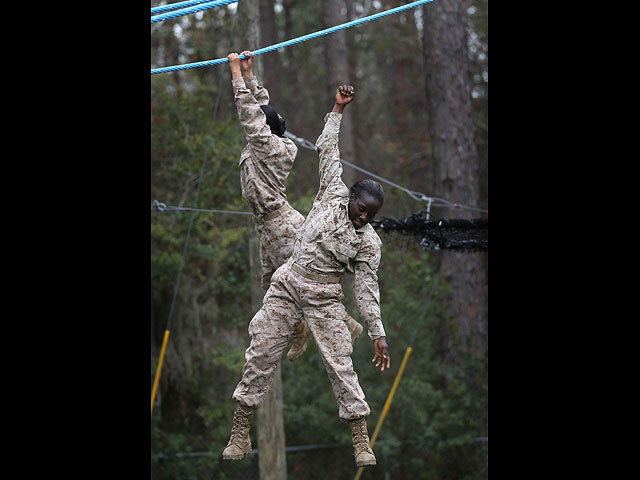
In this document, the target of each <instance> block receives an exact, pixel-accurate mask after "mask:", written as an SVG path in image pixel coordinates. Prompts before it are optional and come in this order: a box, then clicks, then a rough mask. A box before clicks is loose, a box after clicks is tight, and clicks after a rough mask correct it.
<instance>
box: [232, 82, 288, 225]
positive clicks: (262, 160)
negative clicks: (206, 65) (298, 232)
mask: <svg viewBox="0 0 640 480" xmlns="http://www.w3.org/2000/svg"><path fill="white" fill-rule="evenodd" d="M231 83H232V85H233V92H234V99H235V105H236V110H237V111H238V117H239V118H240V124H241V125H242V128H243V129H244V134H245V138H246V140H247V145H246V146H245V147H244V149H243V150H242V154H241V155H240V185H241V187H242V197H243V198H244V199H245V201H246V202H247V205H248V206H249V208H250V209H251V211H252V212H253V214H254V215H255V216H257V217H261V216H264V215H266V214H268V213H270V212H273V211H274V210H277V209H278V208H280V207H281V206H282V205H283V204H284V203H285V202H287V194H286V188H285V185H284V182H285V181H286V179H287V177H288V176H289V173H290V172H291V168H292V167H293V162H294V161H295V158H296V154H297V152H298V147H297V146H296V145H295V143H293V142H292V141H291V140H290V139H289V138H286V137H285V138H281V137H278V136H277V135H272V134H271V128H270V127H269V125H267V119H266V116H265V114H264V112H263V111H262V109H261V108H260V105H265V104H267V103H268V102H269V93H268V92H267V90H266V89H265V88H264V87H261V86H260V85H258V82H257V80H256V79H255V77H248V78H238V79H235V80H232V81H231ZM247 84H248V85H247ZM252 91H253V92H254V93H255V95H257V98H256V97H255V96H254V93H252Z"/></svg>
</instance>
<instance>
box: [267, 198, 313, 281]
mask: <svg viewBox="0 0 640 480" xmlns="http://www.w3.org/2000/svg"><path fill="white" fill-rule="evenodd" d="M287 207H288V208H286V209H285V210H284V211H282V212H281V213H280V215H278V216H276V217H275V218H271V219H269V220H266V221H265V222H255V229H256V234H257V235H258V239H259V240H260V264H261V267H262V277H261V278H260V283H261V285H262V289H263V290H264V291H265V292H266V291H267V289H268V288H269V284H270V283H271V276H272V275H273V273H274V272H275V271H276V270H277V269H278V267H279V266H280V265H282V264H283V263H285V262H286V261H287V260H288V259H289V257H290V256H291V252H292V251H293V242H294V241H295V237H296V234H297V233H298V231H299V229H300V227H301V226H302V224H303V222H304V217H303V216H302V214H301V213H300V212H298V211H297V210H296V209H294V208H291V206H290V205H288V204H287Z"/></svg>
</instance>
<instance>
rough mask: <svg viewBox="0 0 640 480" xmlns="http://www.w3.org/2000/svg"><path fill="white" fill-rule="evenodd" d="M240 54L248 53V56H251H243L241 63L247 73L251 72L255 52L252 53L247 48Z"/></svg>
mask: <svg viewBox="0 0 640 480" xmlns="http://www.w3.org/2000/svg"><path fill="white" fill-rule="evenodd" d="M240 55H246V56H247V57H249V58H241V59H240V65H241V66H242V70H243V71H244V72H245V73H250V72H251V71H252V68H253V53H251V52H250V51H249V50H245V51H244V52H242V53H241V54H240Z"/></svg>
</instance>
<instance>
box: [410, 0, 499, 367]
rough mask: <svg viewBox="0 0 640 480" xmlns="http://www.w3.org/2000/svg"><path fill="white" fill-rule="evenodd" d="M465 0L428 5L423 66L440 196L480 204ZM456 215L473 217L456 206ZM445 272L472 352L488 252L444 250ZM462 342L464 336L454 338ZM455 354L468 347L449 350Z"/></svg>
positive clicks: (480, 329) (477, 343) (477, 340)
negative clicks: (484, 260)
mask: <svg viewBox="0 0 640 480" xmlns="http://www.w3.org/2000/svg"><path fill="white" fill-rule="evenodd" d="M466 5H467V3H466V2H465V1H464V0H449V1H447V2H434V3H430V4H428V5H426V6H425V7H423V19H424V35H423V44H424V66H425V86H426V97H427V107H428V109H429V131H430V135H431V142H432V155H433V159H434V167H435V178H434V181H435V184H434V185H433V191H434V192H436V193H435V195H436V196H441V197H444V198H446V199H448V200H450V201H453V202H455V203H458V204H462V205H470V206H477V205H478V204H479V200H480V198H479V178H478V175H479V168H478V164H479V162H478V153H477V149H476V144H475V141H474V123H473V117H472V97H471V79H470V75H469V61H468V48H467V35H466V23H465V21H466V12H465V6H466ZM455 212H456V217H458V218H465V217H466V218H471V217H473V216H474V215H477V214H475V213H473V212H470V211H465V210H456V211H455ZM441 269H442V274H443V275H444V277H445V278H446V279H447V280H448V281H450V282H451V284H452V287H453V290H452V308H453V312H454V315H455V319H456V326H457V328H456V329H455V330H454V331H452V332H451V334H452V335H460V337H461V338H463V337H466V336H467V335H468V338H469V339H470V340H471V344H470V345H469V347H470V349H468V351H467V352H464V353H468V352H474V351H477V352H483V351H484V348H485V347H486V333H487V332H486V322H487V312H486V301H487V292H486V273H485V268H484V262H483V254H479V253H477V254H472V253H462V254H460V253H452V252H448V251H443V254H442V264H441ZM450 344H451V345H459V344H460V343H459V342H457V341H456V342H450ZM449 353H450V354H451V355H452V356H453V359H455V357H456V356H457V355H458V354H459V353H463V352H459V351H458V352H456V351H452V350H451V351H450V352H449Z"/></svg>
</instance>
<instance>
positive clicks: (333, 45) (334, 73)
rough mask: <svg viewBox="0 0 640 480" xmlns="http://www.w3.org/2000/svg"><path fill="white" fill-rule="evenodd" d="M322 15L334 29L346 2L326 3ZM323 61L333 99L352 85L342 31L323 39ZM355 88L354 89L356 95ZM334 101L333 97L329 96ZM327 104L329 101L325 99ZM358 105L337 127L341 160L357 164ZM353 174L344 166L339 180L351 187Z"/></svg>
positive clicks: (342, 20) (332, 0) (342, 18)
mask: <svg viewBox="0 0 640 480" xmlns="http://www.w3.org/2000/svg"><path fill="white" fill-rule="evenodd" d="M322 14H323V17H324V23H325V28H329V27H335V26H336V25H340V24H342V23H345V22H347V21H348V18H347V5H346V3H345V0H325V1H324V2H323V3H322ZM324 51H325V59H326V64H327V83H328V85H327V92H330V94H332V95H333V96H335V91H336V89H337V88H338V87H339V86H340V85H352V80H351V75H350V74H349V72H350V68H349V65H350V58H349V53H350V52H349V49H348V48H347V34H346V32H345V30H339V31H337V32H335V33H332V34H331V35H328V36H326V37H325V40H324ZM357 95H358V93H357V88H356V96H357ZM332 98H333V97H332ZM327 101H328V102H329V103H330V102H331V100H330V99H327ZM356 105H357V102H353V103H352V104H351V105H349V107H348V110H347V113H346V114H345V115H344V116H343V117H342V122H341V124H340V143H339V148H340V157H341V158H344V159H345V160H347V161H349V162H352V163H355V164H357V163H358V161H357V160H356V147H355V136H354V128H353V125H354V124H353V117H354V113H353V112H352V111H351V110H353V109H355V108H356ZM355 178H356V175H355V171H354V170H353V169H352V168H350V167H345V168H344V169H343V173H342V180H343V181H344V183H345V184H346V185H347V187H350V186H351V185H352V184H353V183H354V181H355Z"/></svg>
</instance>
